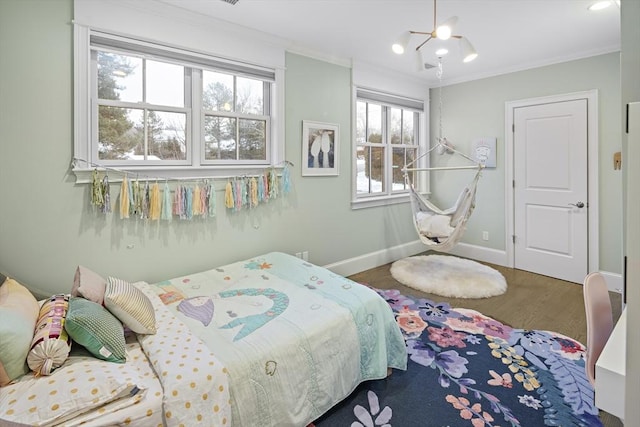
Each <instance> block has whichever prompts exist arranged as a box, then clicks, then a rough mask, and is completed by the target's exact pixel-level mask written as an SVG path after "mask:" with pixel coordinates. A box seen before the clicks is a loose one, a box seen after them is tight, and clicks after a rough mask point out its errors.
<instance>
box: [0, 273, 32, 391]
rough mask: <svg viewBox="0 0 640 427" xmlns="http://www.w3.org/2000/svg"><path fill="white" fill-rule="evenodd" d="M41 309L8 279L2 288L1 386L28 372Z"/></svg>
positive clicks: (0, 302) (0, 331)
mask: <svg viewBox="0 0 640 427" xmlns="http://www.w3.org/2000/svg"><path fill="white" fill-rule="evenodd" d="M39 310H40V306H39V305H38V301H36V298H35V297H34V296H33V295H32V294H31V292H29V290H28V289H27V288H25V287H24V286H22V285H21V284H20V283H18V282H16V281H15V280H13V279H10V278H7V279H6V280H5V281H4V283H3V284H2V286H0V320H1V321H0V365H1V366H0V368H1V369H0V387H2V386H5V385H7V384H8V383H9V382H11V381H12V380H14V379H16V378H18V377H19V376H21V375H24V374H26V373H27V372H29V369H28V367H27V364H26V361H27V354H28V353H29V349H30V348H31V340H32V339H33V331H34V329H35V327H36V321H37V320H38V312H39ZM3 372H4V375H3V374H2V373H3Z"/></svg>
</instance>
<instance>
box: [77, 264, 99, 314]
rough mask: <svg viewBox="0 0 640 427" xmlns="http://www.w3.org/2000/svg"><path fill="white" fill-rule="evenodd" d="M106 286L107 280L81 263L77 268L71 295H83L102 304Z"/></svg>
mask: <svg viewBox="0 0 640 427" xmlns="http://www.w3.org/2000/svg"><path fill="white" fill-rule="evenodd" d="M106 286H107V281H106V280H104V279H103V278H102V277H100V276H99V275H98V274H96V273H94V272H93V271H91V270H89V269H88V268H86V267H83V266H81V265H79V266H78V268H76V275H75V276H74V278H73V288H71V296H73V297H77V296H81V297H82V298H84V299H88V300H89V301H93V302H95V303H98V304H100V305H102V299H103V297H104V289H105V287H106Z"/></svg>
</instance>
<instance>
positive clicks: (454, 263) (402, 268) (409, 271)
mask: <svg viewBox="0 0 640 427" xmlns="http://www.w3.org/2000/svg"><path fill="white" fill-rule="evenodd" d="M391 275H392V276H393V277H394V279H396V280H397V281H398V282H400V283H402V284H403V285H406V286H408V287H410V288H413V289H417V290H419V291H422V292H427V293H430V294H436V295H441V296H444V297H453V298H487V297H492V296H496V295H500V294H503V293H505V292H506V291H507V281H506V280H505V278H504V276H503V275H502V274H501V273H500V272H499V271H497V270H496V269H494V268H491V267H489V266H486V265H483V264H480V263H478V262H475V261H471V260H468V259H463V258H458V257H455V256H448V255H421V256H414V257H409V258H404V259H401V260H398V261H396V262H394V263H393V264H392V265H391Z"/></svg>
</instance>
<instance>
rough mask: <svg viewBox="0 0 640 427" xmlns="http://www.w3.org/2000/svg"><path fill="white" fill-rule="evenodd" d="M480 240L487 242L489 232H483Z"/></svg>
mask: <svg viewBox="0 0 640 427" xmlns="http://www.w3.org/2000/svg"><path fill="white" fill-rule="evenodd" d="M482 240H485V241H486V240H489V232H488V231H483V232H482Z"/></svg>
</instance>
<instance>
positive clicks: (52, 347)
mask: <svg viewBox="0 0 640 427" xmlns="http://www.w3.org/2000/svg"><path fill="white" fill-rule="evenodd" d="M68 308H69V296H68V295H64V294H61V295H54V296H52V297H51V298H50V299H49V300H47V301H45V302H44V304H42V307H41V308H40V316H39V317H38V322H37V323H36V330H35V335H34V336H33V341H32V342H31V350H30V351H29V355H28V356H27V364H28V365H29V369H31V370H32V371H33V372H34V373H35V375H36V376H39V375H50V374H51V372H52V371H53V370H54V369H55V368H58V367H59V366H60V365H62V364H63V363H64V361H65V360H67V357H68V356H69V351H70V350H71V340H70V339H69V335H68V334H67V331H65V330H64V321H65V317H66V316H67V310H68Z"/></svg>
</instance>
